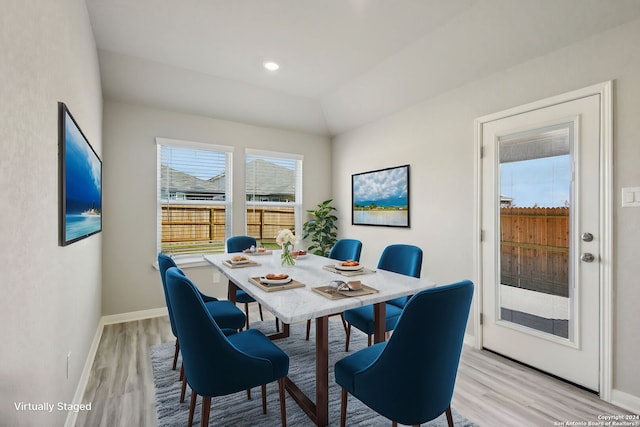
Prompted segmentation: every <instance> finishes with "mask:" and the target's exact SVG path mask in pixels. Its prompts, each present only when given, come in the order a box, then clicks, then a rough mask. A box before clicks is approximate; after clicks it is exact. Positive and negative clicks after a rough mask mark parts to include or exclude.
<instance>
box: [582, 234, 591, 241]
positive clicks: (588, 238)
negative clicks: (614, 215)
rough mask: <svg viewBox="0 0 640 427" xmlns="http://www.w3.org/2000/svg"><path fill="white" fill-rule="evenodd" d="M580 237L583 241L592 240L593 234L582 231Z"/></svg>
mask: <svg viewBox="0 0 640 427" xmlns="http://www.w3.org/2000/svg"><path fill="white" fill-rule="evenodd" d="M580 237H581V238H582V240H583V241H585V242H591V241H593V234H591V233H582V236H580Z"/></svg>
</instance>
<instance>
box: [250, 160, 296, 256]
mask: <svg viewBox="0 0 640 427" xmlns="http://www.w3.org/2000/svg"><path fill="white" fill-rule="evenodd" d="M245 201H246V210H247V212H246V222H247V224H246V225H247V234H248V235H249V236H252V237H255V238H256V239H257V240H258V241H259V242H260V243H262V244H263V245H266V246H271V247H275V246H277V245H276V244H275V237H276V235H277V234H278V231H280V230H282V229H285V228H288V229H290V230H292V231H294V232H296V234H300V233H302V156H300V155H295V154H288V153H276V152H269V151H258V150H247V151H246V153H245Z"/></svg>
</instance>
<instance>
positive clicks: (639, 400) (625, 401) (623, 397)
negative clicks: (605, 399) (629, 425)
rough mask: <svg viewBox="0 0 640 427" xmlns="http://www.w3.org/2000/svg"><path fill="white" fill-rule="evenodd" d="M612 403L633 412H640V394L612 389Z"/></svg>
mask: <svg viewBox="0 0 640 427" xmlns="http://www.w3.org/2000/svg"><path fill="white" fill-rule="evenodd" d="M611 403H612V404H613V405H616V406H619V407H621V408H623V409H626V410H627V411H630V412H632V413H633V414H640V397H638V396H634V395H632V394H629V393H625V392H624V391H620V390H616V389H613V390H611Z"/></svg>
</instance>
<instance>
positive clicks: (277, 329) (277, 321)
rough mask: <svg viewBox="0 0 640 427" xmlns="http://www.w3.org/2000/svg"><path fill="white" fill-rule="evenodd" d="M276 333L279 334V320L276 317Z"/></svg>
mask: <svg viewBox="0 0 640 427" xmlns="http://www.w3.org/2000/svg"><path fill="white" fill-rule="evenodd" d="M276 332H280V319H278V318H277V317H276Z"/></svg>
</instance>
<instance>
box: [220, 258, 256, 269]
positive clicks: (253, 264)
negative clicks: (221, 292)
mask: <svg viewBox="0 0 640 427" xmlns="http://www.w3.org/2000/svg"><path fill="white" fill-rule="evenodd" d="M222 263H223V264H224V265H225V267H229V268H244V267H256V266H258V265H260V263H259V262H256V261H253V260H249V262H242V263H240V262H236V263H233V262H231V260H230V259H225V260H224V261H222Z"/></svg>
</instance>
